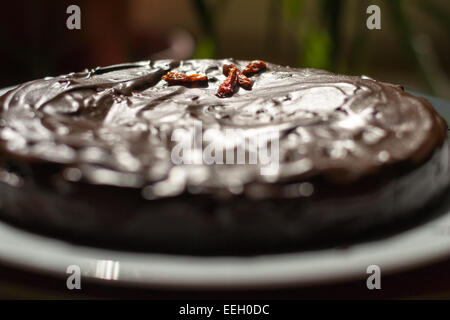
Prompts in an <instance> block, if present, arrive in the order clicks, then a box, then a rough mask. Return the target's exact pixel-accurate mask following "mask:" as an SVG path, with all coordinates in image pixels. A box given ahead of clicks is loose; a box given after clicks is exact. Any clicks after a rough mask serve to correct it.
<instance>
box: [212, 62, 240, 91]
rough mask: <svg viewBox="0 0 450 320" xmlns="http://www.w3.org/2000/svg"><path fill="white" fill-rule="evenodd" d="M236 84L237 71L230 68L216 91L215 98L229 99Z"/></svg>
mask: <svg viewBox="0 0 450 320" xmlns="http://www.w3.org/2000/svg"><path fill="white" fill-rule="evenodd" d="M237 82H238V69H237V68H236V67H231V69H230V70H229V72H228V76H227V78H226V79H225V80H224V81H223V82H222V84H221V85H220V86H219V89H218V90H217V96H218V97H219V98H225V97H229V96H231V95H232V94H233V92H234V88H235V87H236V84H237Z"/></svg>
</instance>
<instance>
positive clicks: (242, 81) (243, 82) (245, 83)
mask: <svg viewBox="0 0 450 320" xmlns="http://www.w3.org/2000/svg"><path fill="white" fill-rule="evenodd" d="M231 68H236V69H237V73H238V83H239V85H240V86H241V87H242V88H244V89H247V90H250V89H251V88H252V85H253V82H252V81H251V80H250V79H249V78H247V76H245V75H244V74H243V73H242V72H241V70H239V68H238V67H236V66H235V65H234V64H225V65H223V67H222V71H223V74H224V75H226V76H227V75H228V73H229V72H230V69H231Z"/></svg>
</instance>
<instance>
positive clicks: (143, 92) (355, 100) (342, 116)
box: [0, 59, 446, 198]
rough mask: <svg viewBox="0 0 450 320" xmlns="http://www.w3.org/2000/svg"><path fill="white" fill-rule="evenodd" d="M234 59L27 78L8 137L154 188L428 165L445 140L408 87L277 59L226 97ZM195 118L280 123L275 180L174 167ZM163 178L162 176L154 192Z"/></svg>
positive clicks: (266, 125)
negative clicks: (175, 80) (176, 135)
mask: <svg viewBox="0 0 450 320" xmlns="http://www.w3.org/2000/svg"><path fill="white" fill-rule="evenodd" d="M228 63H234V64H237V65H239V66H241V67H242V66H244V65H245V64H246V63H247V61H234V60H230V59H226V60H187V61H172V60H158V61H144V62H139V63H130V64H123V65H116V66H111V67H105V68H97V69H94V70H86V71H84V72H79V73H72V74H68V75H62V76H57V77H52V78H46V79H42V80H36V81H31V82H28V83H25V84H22V85H20V86H19V87H17V88H16V89H14V90H12V91H10V92H8V93H7V94H6V95H4V96H3V97H2V98H1V99H0V107H1V109H0V112H1V114H0V116H1V123H0V124H1V126H0V139H1V146H2V148H3V150H4V152H5V153H6V154H9V155H10V156H13V157H17V158H19V159H22V160H23V159H26V160H27V161H29V162H30V163H39V162H51V163H55V164H59V166H60V168H61V172H60V173H59V174H60V175H61V176H62V177H63V178H64V179H68V180H72V181H73V180H81V181H85V182H87V183H93V184H106V185H115V186H123V187H133V188H142V189H143V190H147V191H148V192H147V196H148V194H149V193H150V197H151V198H155V197H164V196H173V195H177V194H180V193H182V192H184V191H186V190H187V191H189V190H194V189H195V190H196V192H208V190H211V189H217V188H219V189H224V190H232V191H234V192H235V191H236V190H238V192H244V193H245V192H247V191H248V190H247V189H246V186H247V185H251V184H262V185H266V186H267V188H269V187H270V185H276V184H277V183H283V184H284V183H289V182H290V181H293V180H294V181H295V182H299V181H318V180H320V181H329V182H330V183H337V184H345V183H352V182H354V181H357V180H360V179H364V178H365V177H366V176H370V175H373V174H377V173H380V170H382V168H385V167H389V166H393V165H398V164H407V165H410V166H411V167H415V166H419V165H420V164H422V163H424V162H425V161H426V160H427V159H429V158H430V156H431V154H432V152H433V151H434V150H435V149H436V148H438V147H439V146H441V145H442V144H443V143H444V140H445V136H446V126H445V124H444V121H443V120H442V119H441V118H440V117H439V116H438V115H437V113H436V112H435V111H434V110H433V108H432V107H431V105H430V104H429V103H428V102H427V101H426V100H424V99H421V98H416V97H414V96H411V95H409V94H407V93H405V92H404V91H403V90H402V88H401V87H399V86H395V85H391V84H386V83H381V82H378V81H375V80H372V79H370V78H367V77H356V76H344V75H336V74H333V73H329V72H326V71H321V70H315V69H295V68H289V67H282V66H278V65H274V64H268V65H267V71H266V72H263V73H260V74H257V75H255V76H253V77H252V80H253V81H254V84H253V88H252V89H251V90H243V89H240V90H238V92H236V93H235V94H234V95H233V96H232V97H230V98H226V99H220V98H218V97H217V96H216V95H215V93H216V91H217V88H218V86H219V85H220V83H221V81H223V80H224V79H225V76H224V75H223V74H222V66H223V65H224V64H228ZM168 71H174V72H185V73H201V74H206V75H207V76H208V83H207V85H206V86H202V87H197V88H192V87H184V86H179V85H173V86H169V85H168V84H167V83H166V82H165V81H163V80H161V77H162V76H163V75H164V74H165V73H166V72H168ZM195 120H199V121H201V123H202V125H203V130H207V129H208V128H215V129H218V132H219V135H220V132H224V131H225V130H226V129H230V128H235V129H236V128H239V129H243V131H242V132H244V133H248V132H267V131H275V132H278V133H279V134H280V145H279V161H280V166H279V170H278V171H277V172H276V175H275V177H273V176H272V177H270V181H268V179H269V178H267V177H265V176H262V175H261V174H260V166H259V165H234V166H230V165H217V164H216V165H200V166H199V165H195V166H192V165H175V164H174V163H173V161H171V150H172V148H173V146H174V142H173V141H172V139H171V137H172V133H173V132H174V130H176V129H177V128H187V129H189V128H191V127H192V124H193V122H194V121H195ZM216 138H217V139H220V138H221V137H220V136H219V137H216ZM203 144H204V145H205V144H206V141H203ZM194 151H195V150H194ZM267 182H269V183H267ZM155 184H159V186H160V187H161V186H163V184H164V188H159V189H158V190H159V191H158V192H156V194H155V190H154V189H153V186H154V185H155ZM146 188H147V189H146ZM149 188H150V189H149ZM271 192H273V193H275V194H278V193H280V194H281V193H283V194H284V193H286V192H288V191H286V190H284V189H282V188H281V189H280V188H278V187H277V188H273V190H272V191H271ZM308 192H309V191H308ZM288 193H289V192H288ZM144 194H145V193H144ZM249 195H250V196H251V195H252V194H251V192H250V193H249Z"/></svg>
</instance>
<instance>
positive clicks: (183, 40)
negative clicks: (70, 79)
mask: <svg viewBox="0 0 450 320" xmlns="http://www.w3.org/2000/svg"><path fill="white" fill-rule="evenodd" d="M71 4H77V5H79V6H80V8H81V27H82V29H81V30H68V29H67V27H66V19H67V18H68V16H69V15H68V14H67V13H66V9H67V7H68V6H69V5H71ZM370 4H377V5H379V6H380V7H381V20H382V24H381V27H382V29H381V30H368V29H367V28H366V19H367V17H368V15H367V14H366V8H367V7H368V6H369V5H370ZM449 35H450V2H449V1H445V0H378V1H377V0H370V1H366V0H245V1H243V0H210V1H207V0H177V1H172V0H128V1H127V0H78V1H76V0H72V1H66V0H58V1H50V0H42V1H36V0H30V1H27V0H15V1H5V2H2V10H0V39H1V42H0V58H1V60H0V61H2V65H1V72H0V87H5V86H8V85H13V84H17V83H20V82H24V81H28V80H32V79H35V78H41V77H44V76H48V75H58V74H62V73H68V72H71V71H80V70H83V69H85V68H87V67H89V68H91V67H95V66H98V65H108V64H113V63H120V62H126V61H133V60H141V59H149V58H191V57H196V58H210V57H234V58H242V59H256V58H259V59H264V60H267V61H271V62H275V63H279V64H283V65H290V66H308V67H317V68H323V69H328V70H332V71H336V72H341V73H347V74H358V75H359V74H366V75H369V76H372V77H374V78H377V79H379V80H384V81H388V82H394V83H399V84H403V85H404V86H405V87H406V88H409V89H412V90H416V91H421V92H425V93H430V94H434V95H437V96H440V97H444V98H447V99H450V90H449V89H450V80H449V78H450V59H449V57H450V37H449Z"/></svg>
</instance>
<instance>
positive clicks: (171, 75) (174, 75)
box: [162, 72, 208, 84]
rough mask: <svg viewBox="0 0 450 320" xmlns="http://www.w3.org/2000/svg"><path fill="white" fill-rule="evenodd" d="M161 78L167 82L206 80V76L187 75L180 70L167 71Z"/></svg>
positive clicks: (184, 82)
mask: <svg viewBox="0 0 450 320" xmlns="http://www.w3.org/2000/svg"><path fill="white" fill-rule="evenodd" d="M162 79H163V80H164V81H167V82H168V83H169V84H192V83H195V82H205V81H207V80H208V78H207V77H206V76H202V75H200V74H191V75H187V74H185V73H180V72H167V73H166V74H165V75H164V76H163V77H162Z"/></svg>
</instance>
